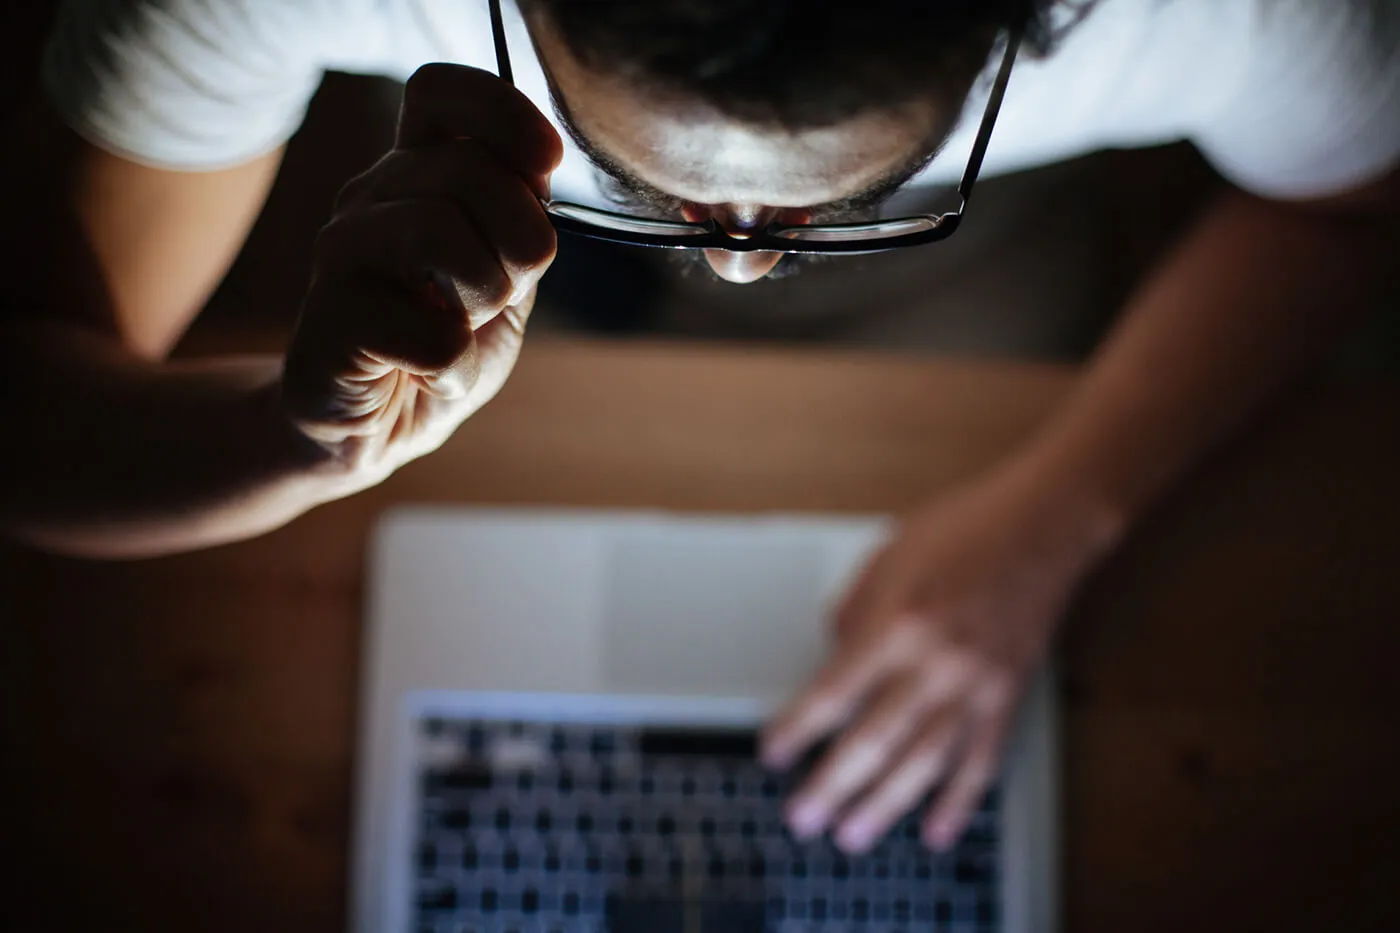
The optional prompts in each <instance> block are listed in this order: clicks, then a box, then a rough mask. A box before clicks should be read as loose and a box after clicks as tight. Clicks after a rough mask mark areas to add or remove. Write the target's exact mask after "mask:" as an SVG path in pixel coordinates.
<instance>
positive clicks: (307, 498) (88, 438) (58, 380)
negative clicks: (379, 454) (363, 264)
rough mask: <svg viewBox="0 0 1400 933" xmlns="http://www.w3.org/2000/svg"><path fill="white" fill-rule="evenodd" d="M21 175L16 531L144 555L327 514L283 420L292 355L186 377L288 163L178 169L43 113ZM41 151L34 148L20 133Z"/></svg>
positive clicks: (8, 328)
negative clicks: (136, 156) (207, 305)
mask: <svg viewBox="0 0 1400 933" xmlns="http://www.w3.org/2000/svg"><path fill="white" fill-rule="evenodd" d="M40 119H41V123H40V126H39V128H38V131H39V133H41V134H42V135H41V136H40V137H39V139H40V142H39V144H37V145H35V146H33V147H32V148H30V149H29V150H28V151H26V152H24V153H21V154H19V155H17V156H15V157H14V159H15V161H16V162H17V163H18V164H17V165H15V166H13V167H12V168H11V171H10V173H9V177H11V178H18V179H24V183H23V184H21V185H17V186H16V187H17V188H18V189H19V192H18V196H19V197H20V198H21V204H22V206H23V210H22V211H20V212H17V213H18V216H17V217H16V220H17V221H19V222H18V223H12V224H10V225H7V231H6V240H7V242H6V243H5V249H4V255H3V262H4V266H5V276H4V283H5V284H4V293H3V294H4V297H3V300H4V307H3V317H0V345H3V346H4V347H5V348H6V363H5V366H4V368H3V372H4V377H3V379H4V383H5V385H6V392H5V397H6V398H7V399H9V400H10V416H9V427H8V431H7V433H8V442H7V444H6V447H7V448H8V449H9V450H10V451H12V454H11V455H9V456H6V457H5V458H4V465H3V467H0V470H3V483H0V522H3V527H4V529H5V530H7V531H9V532H11V533H13V534H16V535H18V536H20V537H22V538H26V539H28V540H30V541H32V542H33V543H36V544H40V545H42V546H47V547H51V548H54V549H58V550H64V551H69V552H74V553H83V554H92V555H118V554H140V553H151V552H156V551H166V550H174V549H181V548H187V547H194V546H199V545H203V544H210V543H215V542H218V541H222V540H227V539H229V538H234V537H241V536H245V535H250V534H255V533H257V532H258V531H261V530H264V529H266V528H269V527H272V526H274V525H276V524H279V523H281V522H284V521H286V520H288V519H290V518H291V517H293V516H294V515H296V514H298V513H299V512H300V511H301V510H304V509H305V508H307V507H308V505H310V504H314V502H315V501H316V497H315V496H314V495H313V494H312V492H313V491H312V490H311V489H309V488H307V487H308V484H309V483H310V477H311V476H312V475H314V473H315V467H316V466H317V463H318V461H319V460H321V459H323V455H322V454H320V452H318V451H317V450H316V449H315V448H314V447H313V446H312V445H310V444H308V443H307V442H306V441H305V440H304V439H302V438H300V437H299V436H297V434H296V433H295V432H294V431H293V430H292V429H291V427H290V425H289V424H287V422H286V420H285V419H283V418H280V416H279V412H278V409H277V407H276V405H274V404H273V401H274V399H273V397H272V396H273V393H274V392H275V391H276V384H277V378H278V372H279V366H280V361H279V360H277V359H275V358H263V359H247V360H238V361H232V360H230V361H220V362H217V363H209V364H186V365H179V366H173V365H169V364H167V363H165V362H163V358H164V357H165V355H166V353H167V352H168V350H169V348H170V347H171V346H172V345H173V344H174V342H175V341H176V340H177V339H178V338H179V336H180V334H181V333H182V332H183V331H184V330H185V328H186V327H187V326H188V324H189V323H190V322H191V321H192V320H193V318H194V317H195V316H196V315H197V314H198V313H199V311H200V309H201V308H202V306H203V304H204V302H205V300H206V299H207V298H208V296H209V294H210V293H211V292H212V291H213V289H214V287H215V286H216V285H217V283H218V281H219V279H220V278H221V277H222V276H223V274H224V273H225V271H226V270H227V269H228V266H229V264H230V263H231V262H232V260H233V258H234V256H235V255H236V254H237V252H238V249H239V247H240V246H241V245H242V242H243V239H244V237H245V236H246V234H247V231H248V229H249V227H250V226H251V224H252V221H253V219H254V218H255V217H256V216H257V213H258V211H259V209H260V208H261V206H262V203H263V200H264V198H265V196H266V193H267V190H268V187H269V186H270V184H271V181H272V178H273V176H274V175H275V173H276V170H277V166H278V164H279V162H280V158H281V153H280V152H276V153H272V154H269V155H267V156H264V157H262V158H260V159H258V160H257V161H255V162H252V163H249V164H247V165H243V166H239V167H236V168H232V169H229V170H226V171H220V172H213V173H182V172H168V171H161V170H158V169H153V168H148V167H145V166H142V165H138V164H136V163H134V162H130V161H127V160H125V159H122V158H120V157H117V156H114V155H110V154H108V153H106V152H103V151H101V150H98V149H96V148H95V147H93V146H91V145H89V144H87V143H85V142H82V141H81V140H78V139H77V138H76V137H74V136H73V135H72V134H71V133H70V132H69V131H67V130H66V129H64V128H61V127H59V126H57V125H56V124H55V123H54V122H53V121H52V120H51V119H49V118H47V117H42V118H40ZM20 138H25V137H20Z"/></svg>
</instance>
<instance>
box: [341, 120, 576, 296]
mask: <svg viewBox="0 0 1400 933" xmlns="http://www.w3.org/2000/svg"><path fill="white" fill-rule="evenodd" d="M371 174H372V176H373V180H372V182H371V183H370V185H369V186H368V187H367V189H365V191H364V193H363V195H362V197H363V201H364V202H387V201H400V200H418V199H431V198H446V199H448V200H450V201H452V203H454V204H455V205H456V206H457V207H458V209H460V210H461V212H462V214H463V215H464V216H465V217H466V218H467V220H468V221H470V222H471V224H472V226H474V227H475V228H476V230H477V232H478V233H480V234H481V237H482V239H483V240H485V241H486V243H487V244H488V245H489V246H490V247H491V249H492V251H493V252H494V253H495V254H496V257H497V258H498V259H499V260H500V262H501V265H502V266H503V267H504V268H505V270H506V272H507V274H509V275H510V277H511V280H512V282H513V284H514V286H515V291H516V293H517V295H518V294H520V293H523V292H525V291H527V290H528V289H529V288H530V287H531V286H532V285H533V284H534V283H535V282H536V281H538V279H539V277H540V276H541V275H543V274H544V271H545V270H546V269H547V268H548V267H549V264H550V262H551V261H553V259H554V250H555V233H554V227H553V226H552V225H551V224H550V222H549V218H548V217H547V216H546V215H545V212H544V208H543V207H542V206H541V205H540V202H539V199H538V198H536V197H535V196H534V194H533V193H532V192H531V191H530V189H529V187H527V186H526V184H525V182H524V181H523V180H522V179H521V177H520V176H519V175H518V174H516V173H515V172H512V171H510V170H509V169H507V168H506V167H505V166H504V165H502V164H501V162H500V161H499V160H497V159H496V158H495V157H494V156H493V155H492V154H491V153H490V152H488V151H487V150H486V148H485V147H484V146H482V145H481V144H480V143H478V142H477V141H475V140H459V141H456V142H451V143H443V144H440V145H437V146H433V147H430V148H426V149H412V150H395V151H393V152H391V153H390V154H389V155H387V156H385V157H384V158H383V159H381V160H380V161H379V164H377V165H376V166H375V168H374V169H373V170H372V172H371ZM512 303H517V302H512Z"/></svg>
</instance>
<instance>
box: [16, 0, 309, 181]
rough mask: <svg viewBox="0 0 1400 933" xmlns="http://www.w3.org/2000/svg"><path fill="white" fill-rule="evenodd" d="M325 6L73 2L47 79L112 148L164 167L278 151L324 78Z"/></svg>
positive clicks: (295, 1) (71, 117)
mask: <svg viewBox="0 0 1400 933" xmlns="http://www.w3.org/2000/svg"><path fill="white" fill-rule="evenodd" d="M321 6H322V4H318V3H305V2H301V0H291V2H289V0H64V2H63V3H62V5H61V7H60V9H59V11H58V14H57V17H56V20H55V25H54V29H53V32H52V33H51V35H50V37H49V41H48V45H47V47H46V49H45V54H44V62H43V84H44V88H45V91H46V93H47V94H48V96H49V99H50V100H51V101H52V103H53V105H54V106H55V107H56V109H57V111H58V113H59V116H60V117H61V118H62V119H63V120H64V121H65V122H66V123H67V124H68V125H69V126H70V127H72V128H73V130H74V131H75V132H77V133H78V134H79V135H81V136H83V137H85V138H86V139H88V140H89V141H90V142H92V143H93V144H95V145H97V146H100V147H101V148H103V149H106V150H108V151H111V152H114V153H117V154H119V155H122V156H124V157H126V158H130V159H132V160H133V161H137V162H142V163H145V164H148V165H153V166H156V167H160V168H173V169H183V170H213V169H218V168H224V167H228V166H231V165H237V164H239V163H242V162H246V161H248V160H250V159H252V158H254V157H256V156H258V155H261V154H263V153H265V152H268V151H271V150H272V149H275V148H276V147H277V146H279V145H280V144H282V143H283V142H285V141H286V140H287V139H288V137H290V136H291V135H292V133H294V132H295V131H296V129H297V127H298V126H300V124H301V120H302V118H303V117H304V115H305V113H306V107H307V104H308V103H309V101H310V99H311V96H312V95H313V94H314V93H315V90H316V88H317V86H318V85H319V83H320V80H321V76H322V71H323V68H322V66H321V63H320V61H319V58H320V56H319V54H318V48H317V39H316V37H317V30H316V24H315V23H314V22H311V21H309V20H311V19H314V16H315V15H316V14H317V10H318V9H319V8H320V7H321Z"/></svg>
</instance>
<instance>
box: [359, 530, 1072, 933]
mask: <svg viewBox="0 0 1400 933" xmlns="http://www.w3.org/2000/svg"><path fill="white" fill-rule="evenodd" d="M889 530H890V528H889V525H888V523H887V521H886V520H884V519H882V518H878V517H849V516H840V517H837V516H796V515H759V516H714V515H674V514H663V513H649V512H610V511H559V510H527V509H455V508H441V507H432V508H406V509H399V510H395V511H392V512H390V513H388V514H387V515H386V516H384V517H383V519H382V520H381V522H380V524H379V526H378V528H377V531H376V533H375V536H374V539H373V543H372V547H371V552H370V555H369V567H368V572H369V593H368V599H367V607H368V619H367V631H366V638H365V643H364V644H365V648H364V651H365V654H364V664H363V667H362V671H363V674H362V677H363V682H362V693H361V695H362V709H361V720H360V721H361V733H360V737H359V746H358V750H357V751H358V756H357V762H358V764H357V775H358V782H357V791H356V814H355V832H354V852H353V859H354V862H353V866H352V875H353V881H352V905H351V913H352V924H353V928H354V929H355V930H356V931H357V933H582V931H588V933H595V931H596V933H609V931H612V933H627V931H634V930H645V931H649V933H668V931H676V933H712V931H724V933H797V931H803V933H808V931H811V933H825V931H837V930H841V931H847V930H851V931H869V933H902V931H912V930H921V931H922V930H939V931H943V930H946V931H956V933H1003V931H1005V933H1041V931H1052V930H1054V929H1055V928H1056V919H1057V903H1056V892H1057V884H1056V825H1057V820H1056V800H1055V767H1054V756H1055V736H1054V716H1053V712H1054V710H1053V699H1052V696H1053V692H1052V690H1051V678H1050V675H1049V673H1048V671H1047V672H1042V673H1041V675H1040V676H1039V677H1038V678H1037V680H1036V681H1035V682H1034V684H1033V686H1032V688H1031V690H1030V692H1029V695H1028V698H1027V700H1026V702H1025V704H1024V706H1023V709H1022V713H1021V718H1020V721H1019V723H1018V729H1017V732H1016V734H1015V736H1014V738H1013V740H1012V742H1011V745H1010V748H1009V750H1008V755H1007V757H1006V761H1005V764H1004V766H1003V773H1002V775H1001V777H1000V778H999V780H998V782H997V784H996V785H995V787H994V788H993V789H992V790H991V791H990V792H989V793H988V794H987V797H986V799H985V800H984V801H983V802H982V804H981V807H980V809H979V811H978V813H977V815H976V817H975V819H974V820H973V822H972V825H971V827H970V828H969V830H968V831H967V833H966V834H965V835H964V837H963V839H962V840H961V841H960V842H959V844H958V845H957V847H956V848H955V849H954V850H953V851H952V852H950V853H945V854H934V853H931V852H929V851H928V850H926V849H925V848H923V847H922V846H921V845H920V843H919V840H918V823H917V817H916V816H911V817H909V818H907V819H906V820H905V821H904V822H903V823H901V824H900V825H899V826H897V827H896V828H895V829H894V830H893V831H892V832H891V833H890V834H889V835H888V836H887V838H886V839H884V840H883V841H882V842H881V843H880V844H879V845H878V846H877V847H876V848H875V849H874V850H873V851H872V852H870V853H868V854H866V855H863V856H860V857H848V856H846V855H844V854H843V853H841V852H840V851H839V850H837V849H836V848H835V847H834V846H833V845H832V843H831V842H830V840H829V839H819V840H812V841H807V842H798V841H797V840H795V839H794V838H792V836H791V835H790V834H789V833H788V832H787V830H786V829H785V827H784V826H783V823H782V819H781V813H782V809H781V808H782V802H783V798H784V795H785V794H786V793H787V792H788V791H789V790H790V789H791V787H792V786H793V782H794V781H795V780H798V779H799V777H800V775H792V774H770V773H767V772H765V771H764V769H762V768H761V767H760V766H759V765H758V763H757V761H756V760H755V755H754V750H755V736H756V733H757V730H758V729H759V728H760V727H761V725H762V724H763V723H764V721H765V720H766V718H767V717H768V716H769V715H771V714H772V713H773V712H774V711H775V710H776V709H777V707H778V706H779V704H780V703H781V702H782V701H783V700H784V699H785V698H787V697H789V696H790V695H792V693H793V692H794V691H796V690H797V689H799V688H800V687H801V686H802V685H803V684H804V683H805V681H806V679H807V678H808V677H809V676H810V675H811V673H812V672H813V671H814V670H816V669H817V667H818V666H819V665H820V663H821V662H822V660H823V658H824V657H825V655H826V649H827V636H828V625H827V620H828V618H829V614H830V610H831V607H832V606H833V604H834V603H835V601H836V600H837V599H839V597H840V595H841V594H842V593H843V591H844V589H845V587H846V585H847V584H848V582H849V581H850V580H851V579H852V577H853V575H854V574H855V573H856V572H857V571H858V570H859V569H860V568H861V566H862V565H863V563H864V561H865V560H866V558H867V557H868V556H869V555H870V554H871V553H872V551H873V550H874V549H875V548H876V547H877V546H878V545H879V544H880V543H881V542H882V541H883V540H884V539H885V537H886V535H887V534H888V532H889ZM800 770H801V769H798V771H799V772H800Z"/></svg>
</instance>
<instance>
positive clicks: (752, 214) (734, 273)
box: [685, 205, 811, 285]
mask: <svg viewBox="0 0 1400 933" xmlns="http://www.w3.org/2000/svg"><path fill="white" fill-rule="evenodd" d="M810 216H811V214H810V212H809V211H806V210H802V209H800V208H782V209H779V208H776V207H749V206H747V205H742V206H741V205H718V206H702V205H693V206H689V207H687V208H686V209H685V218H686V219H687V220H689V221H692V222H695V223H700V222H703V221H705V220H709V219H711V218H713V219H714V220H715V222H716V223H718V224H719V226H720V229H721V230H723V231H724V232H726V233H728V234H729V235H730V236H732V237H736V238H740V239H742V238H743V237H747V236H750V235H752V234H753V233H755V232H756V231H759V230H762V229H764V228H765V227H767V226H768V225H769V224H771V223H785V224H800V223H806V221H807V220H808V219H809V218H810ZM782 258H783V254H782V253H778V252H770V251H768V250H760V251H757V252H752V253H737V252H733V251H731V250H727V249H707V250H705V261H706V262H708V263H709V264H710V268H711V269H713V270H714V271H715V275H717V276H719V277H720V278H722V279H724V280H725V281H727V282H733V283H735V284H736V285H747V284H748V283H750V282H757V281H758V280H759V279H761V278H763V277H764V276H765V275H767V274H768V273H770V272H772V271H773V269H774V267H775V266H777V265H778V263H779V262H780V261H781V260H782Z"/></svg>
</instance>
